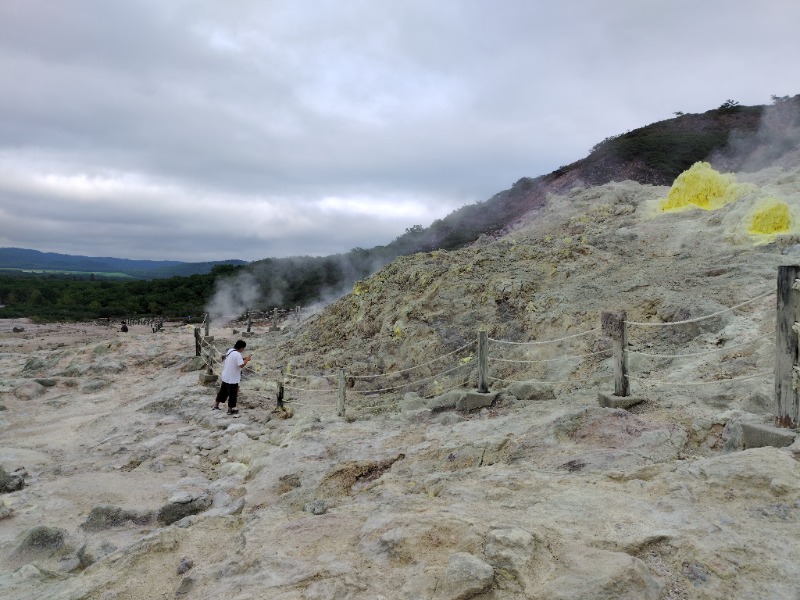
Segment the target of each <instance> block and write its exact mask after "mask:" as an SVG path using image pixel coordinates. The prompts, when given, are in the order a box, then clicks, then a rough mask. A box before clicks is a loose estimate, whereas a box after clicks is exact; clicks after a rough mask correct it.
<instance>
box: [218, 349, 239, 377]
mask: <svg viewBox="0 0 800 600" xmlns="http://www.w3.org/2000/svg"><path fill="white" fill-rule="evenodd" d="M243 364H244V358H242V355H241V354H240V352H239V351H238V350H234V349H233V348H231V349H230V350H228V354H227V355H226V356H225V363H224V364H223V365H222V375H220V377H222V381H224V382H225V383H239V382H240V381H241V380H242V365H243Z"/></svg>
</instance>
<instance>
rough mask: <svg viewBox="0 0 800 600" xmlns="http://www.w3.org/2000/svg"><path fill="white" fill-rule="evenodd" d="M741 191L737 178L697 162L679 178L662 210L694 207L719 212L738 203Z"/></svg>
mask: <svg viewBox="0 0 800 600" xmlns="http://www.w3.org/2000/svg"><path fill="white" fill-rule="evenodd" d="M740 188H741V186H740V185H739V184H738V183H736V177H735V176H734V175H723V174H722V173H719V172H717V171H715V170H714V169H712V168H711V165H710V164H708V163H707V162H696V163H694V164H693V165H692V166H691V168H689V169H687V170H686V171H684V172H683V173H681V174H680V175H678V177H677V178H676V179H675V183H673V184H672V187H671V188H670V190H669V194H668V195H667V197H666V198H664V199H662V200H661V202H660V204H659V208H660V209H661V210H662V211H665V212H674V211H680V210H687V209H689V208H692V207H696V208H702V209H703V210H716V209H718V208H722V207H723V206H725V205H726V204H728V203H729V202H733V201H734V200H736V198H737V196H738V195H739V191H740Z"/></svg>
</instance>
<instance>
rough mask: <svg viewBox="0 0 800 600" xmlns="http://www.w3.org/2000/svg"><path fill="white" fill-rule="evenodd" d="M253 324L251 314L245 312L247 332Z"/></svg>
mask: <svg viewBox="0 0 800 600" xmlns="http://www.w3.org/2000/svg"><path fill="white" fill-rule="evenodd" d="M252 326H253V315H251V314H250V313H249V312H248V313H247V333H250V328H251V327H252Z"/></svg>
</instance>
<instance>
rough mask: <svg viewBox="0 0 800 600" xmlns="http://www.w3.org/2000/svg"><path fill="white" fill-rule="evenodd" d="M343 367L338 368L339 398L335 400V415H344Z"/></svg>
mask: <svg viewBox="0 0 800 600" xmlns="http://www.w3.org/2000/svg"><path fill="white" fill-rule="evenodd" d="M344 387H345V386H344V369H339V400H338V401H337V402H336V416H337V417H344V399H345V398H344Z"/></svg>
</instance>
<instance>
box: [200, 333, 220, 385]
mask: <svg viewBox="0 0 800 600" xmlns="http://www.w3.org/2000/svg"><path fill="white" fill-rule="evenodd" d="M213 342H214V336H209V335H207V336H205V337H204V338H203V346H204V347H205V349H206V355H205V361H206V372H205V373H203V374H202V375H200V383H214V382H216V381H217V376H216V375H214V352H215V350H214V343H213Z"/></svg>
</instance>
